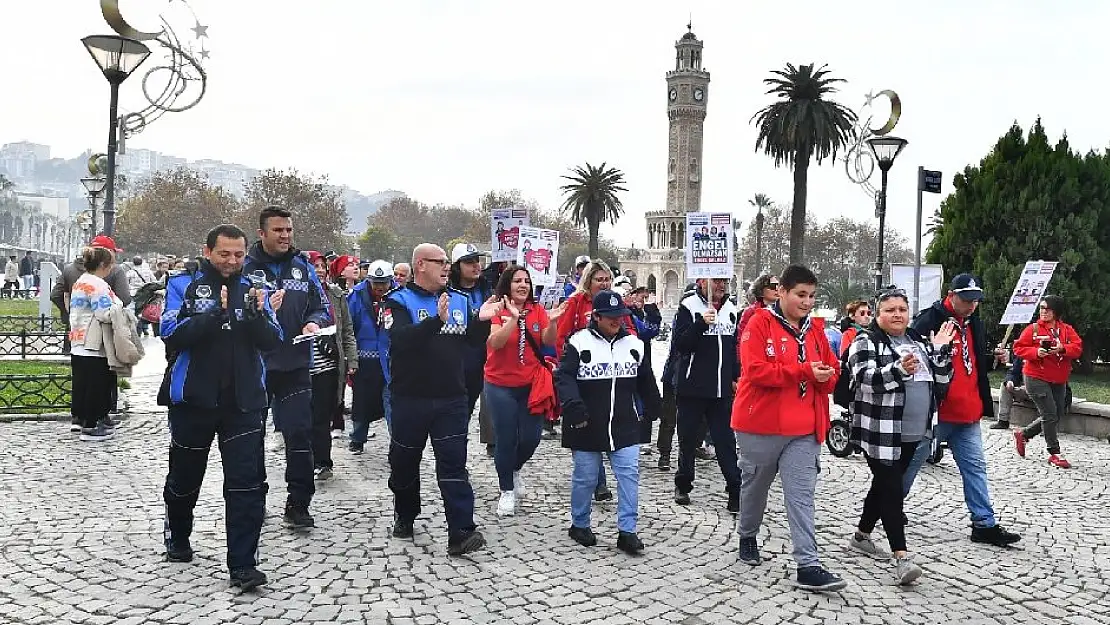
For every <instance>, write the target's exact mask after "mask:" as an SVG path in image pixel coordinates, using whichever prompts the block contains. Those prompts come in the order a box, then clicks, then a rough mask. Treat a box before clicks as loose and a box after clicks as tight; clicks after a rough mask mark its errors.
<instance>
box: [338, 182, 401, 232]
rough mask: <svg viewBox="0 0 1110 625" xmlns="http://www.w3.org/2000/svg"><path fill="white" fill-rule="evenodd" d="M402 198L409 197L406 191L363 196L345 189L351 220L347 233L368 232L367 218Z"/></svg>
mask: <svg viewBox="0 0 1110 625" xmlns="http://www.w3.org/2000/svg"><path fill="white" fill-rule="evenodd" d="M402 197H408V195H407V194H406V193H405V192H404V191H394V190H392V189H390V190H387V191H381V192H378V193H375V194H373V195H363V194H361V193H359V192H358V191H355V190H353V189H350V188H346V187H344V188H343V201H344V202H345V203H346V204H347V216H348V217H350V219H351V220H350V221H349V222H347V232H348V233H352V234H362V232H363V231H364V230H366V220H367V218H369V217H370V216H371V215H373V214H374V213H376V212H378V211H379V210H380V209H381V207H383V206H385V205H386V204H388V203H389V202H391V201H393V200H395V199H397V198H402Z"/></svg>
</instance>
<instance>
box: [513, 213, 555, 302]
mask: <svg viewBox="0 0 1110 625" xmlns="http://www.w3.org/2000/svg"><path fill="white" fill-rule="evenodd" d="M558 259H559V231H558V230H546V229H544V228H531V227H527V226H526V227H523V228H521V229H520V247H519V248H518V249H517V257H516V259H515V260H516V263H517V264H518V265H520V266H522V267H527V268H528V273H530V274H531V275H532V286H534V287H535V286H543V287H549V286H555V282H556V280H558V279H559V272H558V270H557V269H556V266H557V261H558ZM545 290H546V289H545Z"/></svg>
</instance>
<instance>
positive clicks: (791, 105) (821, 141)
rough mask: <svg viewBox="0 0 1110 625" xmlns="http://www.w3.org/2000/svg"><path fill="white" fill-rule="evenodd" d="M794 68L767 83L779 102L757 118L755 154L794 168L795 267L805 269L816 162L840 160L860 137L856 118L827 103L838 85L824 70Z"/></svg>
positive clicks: (775, 73)
mask: <svg viewBox="0 0 1110 625" xmlns="http://www.w3.org/2000/svg"><path fill="white" fill-rule="evenodd" d="M813 67H814V66H813V64H810V65H801V66H799V67H794V65H793V64H791V63H787V64H786V69H782V70H775V71H773V72H771V74H772V76H771V77H770V78H766V79H764V80H763V82H764V84H766V85H768V86H769V87H770V89H768V90H767V94H768V95H775V96H777V97H778V98H779V99H778V100H777V101H776V102H773V103H771V104H769V105H767V106H766V107H765V108H763V109H761V110H760V111H759V112H757V113H756V114H755V115H753V116H752V121H754V122H755V124H756V126H758V128H759V136H758V138H757V139H756V141H755V149H756V151H757V152H758V151H759V150H760V149H762V150H763V151H764V153H766V154H768V155H770V156H771V158H773V159H774V160H775V167H779V166H782V165H784V164H785V165H789V166H791V167H793V168H794V208H793V212H792V213H791V215H790V262H791V263H801V262H802V261H803V259H804V257H805V228H806V192H807V186H808V179H809V162H810V160H812V159H813V158H815V157H816V159H817V164H821V161H823V160H825V159H826V158H830V157H832V158H833V159H834V160H835V158H836V153H837V151H839V150H840V149H841V148H843V147H845V146H846V145H847V144H848V142H849V141H850V140H851V138H852V137H853V136H854V134H855V130H854V129H853V124H854V123H855V121H856V114H855V113H853V112H852V111H851V110H849V109H847V108H845V107H844V106H843V105H841V104H839V103H837V102H833V101H832V100H829V99H825V97H826V96H828V95H830V94H832V93H835V92H836V87H835V85H836V83H838V82H844V81H843V80H842V79H840V78H833V77H831V76H830V75H829V72H828V70H826V69H825V68H826V67H828V66H827V65H822V66H821V67H820V68H818V69H816V70H815V69H814V68H813Z"/></svg>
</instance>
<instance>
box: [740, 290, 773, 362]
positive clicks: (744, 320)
mask: <svg viewBox="0 0 1110 625" xmlns="http://www.w3.org/2000/svg"><path fill="white" fill-rule="evenodd" d="M764 308H767V304H764V303H763V300H761V299H757V300H756V301H754V302H752V303H751V304H749V305H748V307H747V308H745V309H744V312H742V313H740V322H739V323H737V324H736V336H743V335H744V328H746V327H748V322H750V321H751V320H752V317H754V316H755V313H757V312H759V311H761V310H763V309H764ZM743 362H744V356H743V354H742V353H741V351H740V341H736V363H737V364H741V363H743Z"/></svg>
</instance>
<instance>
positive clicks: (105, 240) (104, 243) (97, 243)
mask: <svg viewBox="0 0 1110 625" xmlns="http://www.w3.org/2000/svg"><path fill="white" fill-rule="evenodd" d="M89 245H90V246H92V247H103V248H107V249H110V250H112V251H113V252H122V251H123V248H122V247H117V246H116V241H115V239H113V238H112V237H110V236H108V235H106V234H98V235H96V236H95V237H93V240H92V243H90V244H89Z"/></svg>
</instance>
